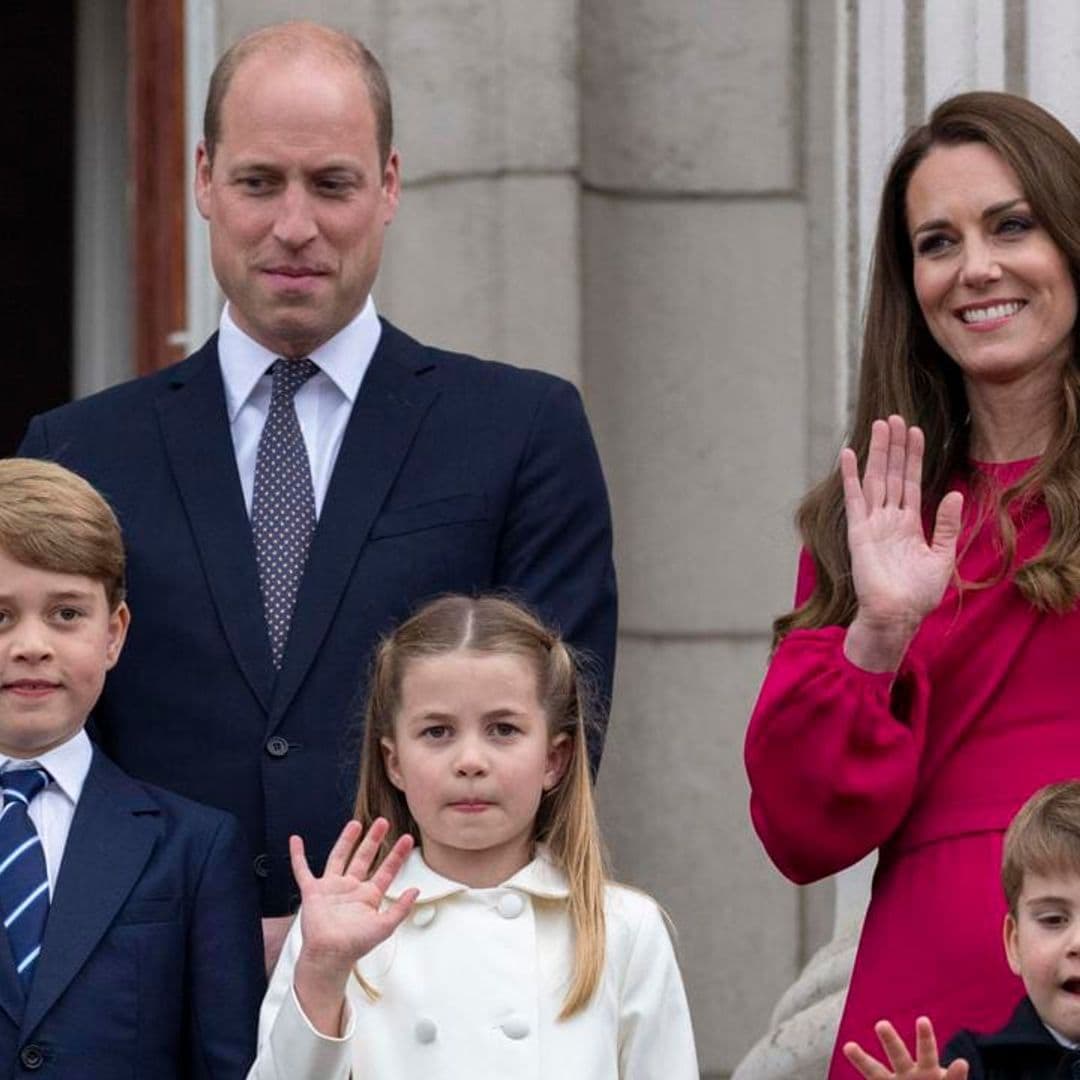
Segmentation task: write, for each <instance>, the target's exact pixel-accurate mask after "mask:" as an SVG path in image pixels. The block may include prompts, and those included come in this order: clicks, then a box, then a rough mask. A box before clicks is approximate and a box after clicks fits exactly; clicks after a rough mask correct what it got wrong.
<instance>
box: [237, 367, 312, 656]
mask: <svg viewBox="0 0 1080 1080" xmlns="http://www.w3.org/2000/svg"><path fill="white" fill-rule="evenodd" d="M318 370H319V369H318V367H317V366H316V365H315V364H313V363H312V362H311V361H310V360H306V359H305V360H276V361H275V362H274V364H273V365H272V366H271V368H270V372H271V374H272V376H273V380H274V384H273V389H272V391H271V394H270V412H269V414H268V415H267V417H266V424H265V425H264V427H263V431H262V435H261V436H260V438H259V449H258V452H257V453H256V455H255V492H254V495H253V496H252V500H251V530H252V533H253V534H254V537H255V558H256V562H257V563H258V567H259V584H260V585H261V586H262V595H263V607H264V609H265V611H266V628H267V630H268V631H269V633H270V651H271V653H272V654H273V658H274V667H276V668H280V667H281V658H282V657H283V656H284V654H285V642H286V641H287V640H288V637H289V624H290V622H291V621H292V613H293V607H294V605H295V604H296V593H297V590H298V589H299V588H300V578H301V577H302V576H303V573H304V564H305V563H306V562H307V556H308V548H309V547H310V546H311V536H312V533H314V532H315V490H314V488H313V487H312V485H311V465H310V462H309V461H308V455H307V447H306V446H304V436H303V434H302V433H301V431H300V422H299V421H298V420H297V418H296V406H295V404H294V402H293V398H294V397H295V396H296V391H297V390H299V389H300V387H301V386H303V385H304V383H306V382H307V381H308V379H310V378H311V376H312V375H314V374H315V373H316V372H317V371H318Z"/></svg>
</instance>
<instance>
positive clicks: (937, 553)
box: [746, 93, 1080, 1078]
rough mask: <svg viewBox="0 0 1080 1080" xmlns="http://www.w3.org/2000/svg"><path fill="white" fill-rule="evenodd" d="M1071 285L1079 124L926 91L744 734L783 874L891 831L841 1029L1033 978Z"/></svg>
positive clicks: (761, 812) (1069, 681)
mask: <svg viewBox="0 0 1080 1080" xmlns="http://www.w3.org/2000/svg"><path fill="white" fill-rule="evenodd" d="M1078 279H1080V144H1078V143H1077V141H1076V140H1075V139H1074V138H1073V137H1072V136H1071V135H1070V134H1069V132H1068V131H1067V130H1066V129H1065V128H1064V127H1063V126H1062V125H1061V124H1059V123H1058V122H1057V121H1056V120H1055V119H1054V118H1053V117H1051V116H1050V115H1048V114H1047V113H1046V112H1045V111H1043V110H1042V109H1040V108H1039V107H1038V106H1036V105H1033V104H1032V103H1030V102H1028V101H1026V100H1024V99H1022V98H1018V97H1014V96H1012V95H1008V94H994V93H974V94H963V95H960V96H958V97H955V98H952V99H950V100H948V101H946V102H944V103H943V104H941V105H939V106H938V108H937V109H935V110H934V112H933V114H932V116H931V117H930V120H929V122H928V123H927V124H926V125H924V126H922V127H920V128H917V129H916V130H914V131H913V132H912V133H911V134H910V135H909V136H908V137H907V139H906V140H905V142H904V144H903V145H902V147H901V148H900V150H899V152H898V153H897V156H896V158H895V160H894V161H893V164H892V167H891V169H890V171H889V174H888V177H887V179H886V183H885V189H884V193H883V196H882V207H881V216H880V220H879V224H878V232H877V238H876V245H875V252H874V265H873V270H872V276H871V283H870V296H869V302H868V310H867V317H866V329H865V337H864V342H863V351H862V359H861V368H860V376H859V392H858V401H857V405H856V412H855V418H854V424H853V427H852V433H851V447H850V448H848V449H845V450H844V451H843V452H842V453H841V457H840V468H839V470H838V472H837V473H836V474H834V475H832V476H830V477H828V478H827V479H825V480H824V481H823V482H822V483H820V484H819V485H818V486H817V487H815V488H814V489H813V490H811V491H810V493H809V494H808V495H807V496H806V498H805V499H804V501H803V503H802V506H801V508H800V511H799V517H798V521H799V526H800V528H801V531H802V536H803V541H804V550H803V553H802V556H801V560H800V565H799V575H798V584H797V588H796V597H795V607H794V610H793V611H791V612H789V613H788V614H786V615H784V616H782V617H781V618H779V619H778V620H777V621H776V625H775V634H776V648H775V652H774V655H773V658H772V662H771V664H770V667H769V671H768V674H767V675H766V678H765V682H764V685H763V686H762V689H761V694H760V697H759V699H758V702H757V706H756V708H755V710H754V715H753V717H752V719H751V721H750V728H749V731H748V735H747V741H746V763H747V770H748V773H749V777H750V782H751V788H752V795H751V814H752V817H753V821H754V826H755V828H756V829H757V832H758V835H759V836H760V837H761V840H762V843H763V844H764V845H765V847H766V849H767V850H768V852H769V855H770V856H771V857H772V859H773V861H774V862H775V863H776V865H777V866H778V867H779V868H780V869H781V870H782V871H783V872H784V873H785V874H786V875H787V876H788V877H790V878H791V879H792V880H794V881H797V882H809V881H814V880H816V879H818V878H822V877H825V876H827V875H829V874H833V873H835V872H836V871H838V870H841V869H843V868H844V867H846V866H850V865H851V864H852V863H854V862H856V861H857V860H859V859H860V858H862V857H863V856H864V855H866V854H867V853H868V852H871V851H873V850H874V849H880V857H879V863H878V869H877V872H876V875H875V878H874V884H873V891H872V896H871V902H870V908H869V911H868V913H867V916H866V921H865V924H864V927H863V933H862V938H861V941H860V944H859V951H858V956H857V958H856V961H855V970H854V973H853V975H852V979H851V985H850V990H849V994H848V999H847V1004H846V1007H845V1011H844V1017H843V1020H842V1022H841V1029H840V1035H839V1039H838V1044H837V1045H838V1046H842V1045H843V1043H844V1042H846V1041H848V1040H851V1039H854V1040H857V1041H858V1042H860V1043H861V1044H862V1045H863V1046H864V1047H872V1046H876V1045H877V1040H876V1038H875V1036H874V1033H873V1023H874V1022H875V1021H876V1020H878V1019H880V1018H882V1017H888V1018H889V1019H891V1020H892V1021H893V1022H894V1023H895V1024H896V1026H897V1028H898V1029H899V1030H900V1031H901V1032H902V1033H903V1034H904V1035H905V1036H906V1037H907V1038H908V1039H909V1040H910V1038H911V1033H912V1032H913V1030H914V1021H915V1018H916V1016H918V1015H921V1014H923V1013H926V1014H929V1015H930V1016H931V1017H932V1018H933V1021H934V1024H935V1027H936V1029H937V1032H938V1035H939V1036H941V1037H942V1039H943V1040H944V1039H947V1038H948V1037H950V1036H951V1035H952V1034H953V1032H954V1031H955V1030H956V1029H958V1028H960V1027H966V1028H972V1029H984V1030H993V1029H996V1028H998V1027H1000V1026H1001V1025H1002V1024H1003V1023H1004V1022H1005V1020H1006V1019H1007V1018H1008V1016H1009V1013H1010V1012H1011V1010H1012V1008H1013V1006H1014V1005H1015V1004H1016V1001H1017V1000H1018V999H1019V998H1020V996H1021V995H1022V993H1023V988H1022V986H1021V984H1020V982H1019V980H1018V979H1017V978H1016V977H1015V976H1013V975H1012V973H1011V972H1010V971H1009V969H1008V967H1007V966H1006V963H1005V957H1004V951H1003V949H1002V947H1001V925H1002V919H1003V917H1004V914H1005V904H1004V900H1003V898H1002V893H1001V887H1000V884H999V866H1000V855H1001V838H1002V833H1003V831H1004V828H1005V826H1006V825H1007V824H1008V822H1009V819H1010V818H1011V817H1012V815H1013V814H1014V813H1015V811H1016V810H1017V809H1018V808H1019V807H1020V805H1021V803H1022V802H1023V801H1024V800H1025V799H1026V798H1027V797H1028V796H1029V795H1030V794H1031V793H1032V792H1033V791H1035V789H1036V788H1038V787H1040V786H1042V785H1043V784H1046V783H1049V782H1051V781H1055V780H1061V779H1065V778H1071V777H1076V776H1078V775H1080V609H1078V607H1077V600H1078V597H1080V363H1078V355H1077V348H1076V332H1077V327H1076V315H1077V287H1076V282H1077V280H1078ZM909 425H911V426H909ZM829 1075H830V1077H834V1078H841V1077H854V1076H855V1075H857V1074H856V1073H855V1071H854V1070H853V1069H852V1067H851V1066H850V1065H848V1064H847V1063H846V1062H845V1061H844V1059H843V1057H842V1055H841V1054H840V1053H839V1051H837V1052H836V1053H835V1054H834V1058H833V1063H832V1066H831V1069H830V1074H829Z"/></svg>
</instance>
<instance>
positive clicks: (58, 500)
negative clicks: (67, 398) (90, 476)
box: [0, 458, 124, 611]
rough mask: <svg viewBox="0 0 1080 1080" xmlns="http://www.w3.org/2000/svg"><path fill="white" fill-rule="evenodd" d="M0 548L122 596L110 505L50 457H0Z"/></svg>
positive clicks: (111, 596) (113, 604)
mask: <svg viewBox="0 0 1080 1080" xmlns="http://www.w3.org/2000/svg"><path fill="white" fill-rule="evenodd" d="M0 551H3V552H4V553H5V554H6V555H7V556H8V557H9V558H11V559H14V560H15V562H17V563H21V564H22V565H23V566H30V567H33V568H34V569H36V570H49V571H51V572H53V573H58V574H78V575H79V576H81V577H87V578H91V579H92V580H94V581H99V582H101V584H102V585H103V586H104V587H105V598H106V599H107V600H108V602H109V610H110V611H115V610H116V609H117V608H118V607H119V606H120V603H121V601H122V600H123V599H124V541H123V537H122V536H121V534H120V525H119V523H118V522H117V520H116V515H115V514H114V513H113V512H112V510H111V509H110V508H109V504H108V503H107V502H106V501H105V500H104V499H103V498H102V497H101V495H99V494H98V493H97V491H95V490H94V488H93V487H91V485H90V484H88V483H87V482H86V481H85V480H84V479H83V478H82V477H81V476H76V475H75V473H73V472H71V471H70V470H68V469H65V468H64V467H63V466H61V465H56V464H54V463H53V462H51V461H35V460H33V459H31V458H5V459H2V460H0Z"/></svg>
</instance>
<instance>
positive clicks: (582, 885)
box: [356, 595, 607, 1019]
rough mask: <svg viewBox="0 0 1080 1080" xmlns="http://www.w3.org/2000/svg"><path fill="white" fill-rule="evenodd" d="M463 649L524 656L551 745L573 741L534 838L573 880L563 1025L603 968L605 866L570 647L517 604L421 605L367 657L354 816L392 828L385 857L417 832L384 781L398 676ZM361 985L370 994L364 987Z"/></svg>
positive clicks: (488, 599) (445, 601) (579, 681)
mask: <svg viewBox="0 0 1080 1080" xmlns="http://www.w3.org/2000/svg"><path fill="white" fill-rule="evenodd" d="M459 651H469V652H474V653H511V654H513V655H515V656H521V657H524V658H525V659H526V660H527V661H528V662H529V663H530V664H531V665H532V667H533V669H534V670H535V672H536V676H537V691H538V697H539V700H540V704H541V706H542V707H543V709H544V713H545V715H546V716H547V720H548V728H549V734H550V737H551V738H552V739H554V738H555V737H556V736H558V735H561V734H565V735H567V736H568V737H569V742H570V747H571V750H570V758H569V761H568V762H567V766H566V771H565V773H564V774H563V777H562V779H561V780H560V781H559V783H558V784H557V785H556V786H555V787H554V788H553V789H552V790H551V791H548V792H546V793H545V794H544V796H543V799H542V800H541V802H540V808H539V810H538V811H537V815H536V827H535V830H534V839H535V841H536V842H538V843H544V844H546V845H547V847H548V850H549V851H550V853H551V856H552V858H553V859H554V860H555V862H556V863H557V864H558V865H559V867H560V868H561V869H562V870H563V872H564V873H565V874H566V876H567V878H568V879H569V884H570V898H569V909H570V920H571V924H572V926H573V930H574V965H573V976H572V979H571V982H570V987H569V989H568V991H567V994H566V997H565V999H564V1001H563V1007H562V1011H561V1012H560V1014H559V1018H560V1019H566V1018H567V1017H570V1016H573V1015H574V1014H575V1013H576V1012H579V1011H580V1010H581V1009H583V1008H584V1007H585V1006H586V1005H587V1004H588V1002H589V999H590V998H591V997H592V995H593V993H594V991H595V990H596V987H597V984H598V983H599V981H600V975H601V973H602V971H603V967H604V940H605V936H604V883H605V882H606V881H607V870H606V861H605V857H604V849H603V843H602V841H601V839H600V829H599V825H598V824H597V820H596V808H595V805H594V803H593V793H592V783H591V781H590V777H589V759H588V752H587V749H586V746H587V740H586V730H585V729H586V725H587V724H588V723H589V722H591V721H590V718H589V713H588V699H589V694H588V691H587V687H586V683H585V679H584V677H583V675H582V674H581V671H580V667H579V665H578V664H577V663H576V661H575V657H574V654H573V652H572V650H571V649H570V648H569V647H568V646H567V645H566V644H565V643H564V642H563V641H562V639H561V638H560V637H559V636H558V635H557V634H555V633H553V632H552V631H551V630H549V629H547V627H545V626H544V624H543V623H542V622H541V621H540V620H539V619H538V618H536V617H535V616H534V615H533V614H532V613H531V612H529V611H528V610H526V609H525V608H524V607H522V606H521V605H520V604H518V603H515V602H513V601H510V600H507V599H503V598H502V597H497V596H478V597H468V596H460V595H451V596H443V597H440V598H439V599H437V600H433V601H432V602H431V603H429V604H426V605H425V606H424V607H422V608H421V609H420V610H419V611H418V612H416V614H415V615H413V616H412V617H411V618H409V619H407V620H406V621H405V622H403V623H402V624H401V625H400V626H399V627H398V628H397V629H396V630H394V631H393V632H391V633H390V634H388V635H387V636H386V637H385V638H383V640H382V641H381V642H380V643H379V645H378V647H377V648H376V650H375V655H374V658H373V660H372V668H371V677H370V680H369V682H368V699H367V708H366V711H365V715H364V747H363V755H362V758H361V762H362V764H361V767H360V790H359V792H358V794H357V796H356V817H357V819H358V820H359V821H360V822H361V823H362V824H363V826H364V828H365V829H366V828H367V827H368V826H370V824H371V823H372V822H373V821H374V820H375V819H376V818H378V817H384V818H386V819H387V820H388V821H389V822H390V831H389V833H388V834H387V837H386V840H385V841H384V844H383V849H384V850H383V851H382V852H381V853H380V855H385V853H386V851H388V850H389V847H390V845H391V844H392V843H393V842H394V840H395V839H396V838H397V837H399V836H401V835H402V834H404V833H409V834H410V835H412V836H413V837H414V838H415V839H416V841H417V842H419V840H420V832H419V829H418V828H417V825H416V822H415V821H414V820H413V816H412V814H411V813H410V812H409V806H408V803H407V802H406V800H405V796H404V794H403V793H402V792H401V791H399V790H398V789H397V788H396V787H395V786H394V785H393V784H392V783H391V781H390V777H389V776H388V775H387V772H386V765H385V762H384V759H383V752H382V745H381V740H382V739H383V738H393V737H394V720H395V718H396V716H397V713H398V710H399V707H400V704H401V686H402V680H403V678H404V676H405V674H406V673H407V671H408V667H409V664H410V663H411V662H412V661H414V660H419V659H423V658H425V657H432V656H442V655H445V654H447V653H453V652H459ZM362 985H365V989H366V990H370V988H368V987H367V986H366V984H363V981H362Z"/></svg>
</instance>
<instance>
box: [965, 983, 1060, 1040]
mask: <svg viewBox="0 0 1080 1080" xmlns="http://www.w3.org/2000/svg"><path fill="white" fill-rule="evenodd" d="M975 1042H976V1043H977V1044H978V1045H979V1046H980V1047H992V1046H1045V1047H1047V1048H1049V1049H1053V1050H1060V1051H1061V1052H1062V1053H1067V1052H1068V1047H1066V1046H1062V1045H1061V1043H1059V1042H1058V1041H1057V1039H1055V1038H1054V1036H1053V1035H1051V1034H1050V1032H1049V1031H1047V1029H1046V1025H1045V1024H1044V1023H1043V1022H1042V1020H1040V1019H1039V1014H1038V1013H1037V1012H1036V1011H1035V1006H1034V1005H1032V1004H1031V999H1030V998H1029V997H1027V996H1026V995H1025V996H1024V997H1023V998H1022V999H1021V1001H1020V1004H1019V1005H1017V1006H1016V1008H1015V1009H1014V1010H1013V1014H1012V1016H1011V1017H1009V1022H1008V1023H1007V1024H1006V1025H1005V1026H1004V1027H1003V1028H1001V1029H1000V1030H999V1031H995V1032H993V1033H992V1034H990V1035H976V1036H975Z"/></svg>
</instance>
